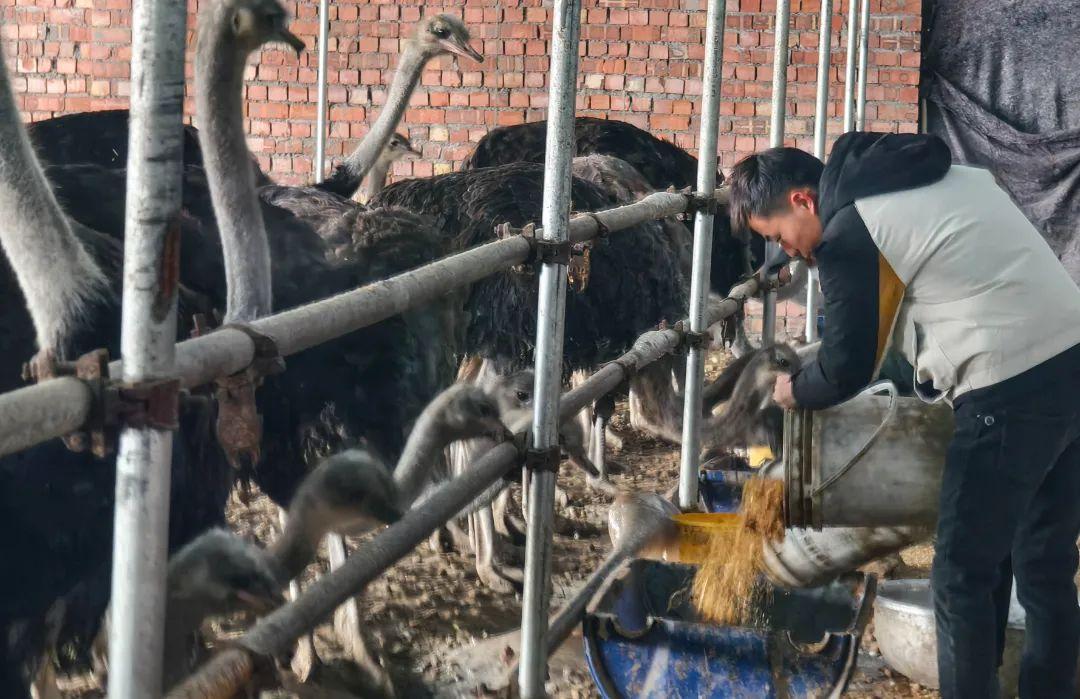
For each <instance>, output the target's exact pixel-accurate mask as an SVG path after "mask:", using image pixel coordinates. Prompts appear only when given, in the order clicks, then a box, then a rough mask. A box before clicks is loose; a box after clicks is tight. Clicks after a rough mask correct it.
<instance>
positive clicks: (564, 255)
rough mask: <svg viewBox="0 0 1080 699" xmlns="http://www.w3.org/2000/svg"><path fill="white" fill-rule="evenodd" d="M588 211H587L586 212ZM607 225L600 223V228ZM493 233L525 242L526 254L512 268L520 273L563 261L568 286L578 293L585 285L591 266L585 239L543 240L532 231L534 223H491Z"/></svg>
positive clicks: (527, 274)
mask: <svg viewBox="0 0 1080 699" xmlns="http://www.w3.org/2000/svg"><path fill="white" fill-rule="evenodd" d="M590 215H591V214H590ZM594 219H595V220H596V222H597V225H598V226H603V224H602V223H601V222H600V220H599V219H596V218H595V217H594ZM606 229H607V227H606V226H604V230H606ZM495 235H496V237H497V238H499V239H500V240H502V239H505V238H509V237H511V236H515V235H516V236H520V237H522V238H524V239H525V240H526V241H527V242H528V243H529V255H528V257H526V258H525V260H523V261H522V262H521V263H520V264H518V265H515V266H514V268H513V270H514V272H516V273H517V274H521V275H523V276H533V275H535V274H536V270H537V268H538V267H539V266H540V265H542V264H545V263H554V264H561V265H566V280H567V283H568V284H569V285H570V288H571V289H573V290H574V291H576V292H577V293H581V292H583V291H585V289H586V288H588V286H589V275H590V272H591V269H592V261H591V257H592V255H591V250H592V247H591V245H590V244H589V243H587V242H586V243H571V242H570V241H568V240H563V241H552V240H544V239H543V238H539V237H537V235H536V224H533V223H529V224H526V225H525V226H523V227H522V228H514V227H513V226H511V225H510V224H509V223H501V224H499V225H497V226H495Z"/></svg>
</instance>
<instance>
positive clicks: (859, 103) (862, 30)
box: [855, 0, 870, 131]
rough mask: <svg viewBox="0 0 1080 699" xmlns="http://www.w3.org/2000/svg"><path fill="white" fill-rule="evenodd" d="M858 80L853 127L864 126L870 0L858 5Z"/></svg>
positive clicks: (862, 127)
mask: <svg viewBox="0 0 1080 699" xmlns="http://www.w3.org/2000/svg"><path fill="white" fill-rule="evenodd" d="M859 12H860V14H859V81H858V86H857V91H856V93H855V95H856V96H855V128H856V129H857V130H859V131H862V130H863V129H864V128H866V63H867V52H868V50H869V48H870V0H860V7H859Z"/></svg>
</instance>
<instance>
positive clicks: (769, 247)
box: [761, 0, 791, 345]
mask: <svg viewBox="0 0 1080 699" xmlns="http://www.w3.org/2000/svg"><path fill="white" fill-rule="evenodd" d="M790 24H791V0H776V25H775V27H774V29H773V37H774V38H773V83H772V114H771V115H770V118H769V146H770V147H772V148H776V147H778V146H782V145H784V123H785V121H786V117H787V67H788V30H789V29H790ZM778 247H779V246H778V245H777V244H776V243H772V242H769V243H766V244H765V257H766V259H768V258H771V257H772V256H773V255H775V254H776V251H777V248H778ZM775 341H776V292H775V291H772V290H770V291H767V292H766V293H765V296H764V298H763V299H762V305H761V342H762V345H770V344H772V343H773V342H775Z"/></svg>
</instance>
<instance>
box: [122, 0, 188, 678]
mask: <svg viewBox="0 0 1080 699" xmlns="http://www.w3.org/2000/svg"><path fill="white" fill-rule="evenodd" d="M186 28H187V4H186V3H182V2H181V3H178V2H173V1H172V0H138V1H137V2H135V5H134V12H133V17H132V33H133V37H132V59H131V127H130V134H129V143H128V174H127V208H126V211H125V220H124V224H125V242H124V291H123V305H122V316H121V335H120V352H121V355H122V357H123V360H124V365H123V366H124V368H123V380H124V381H127V382H139V381H145V380H148V379H154V378H161V377H165V376H168V375H169V374H170V373H171V371H172V367H173V358H174V354H175V351H174V348H175V342H176V276H177V273H178V267H179V259H178V257H177V255H178V254H179V242H180V241H179V239H178V236H179V214H180V194H181V180H180V171H181V163H182V159H183V121H182V118H183V108H184V37H185V35H186ZM172 443H173V434H172V432H169V431H167V430H159V429H154V428H140V429H135V428H130V427H127V428H124V429H123V430H122V431H121V432H120V444H119V453H118V455H117V457H116V512H115V517H114V520H113V526H114V529H113V564H112V622H111V626H110V634H109V697H110V698H111V699H121V698H123V699H128V698H132V699H139V698H141V697H156V696H160V695H161V654H162V649H163V631H164V620H165V615H164V607H165V565H166V561H167V558H168V555H167V546H168V528H169V481H170V478H169V476H170V471H169V469H170V464H171V460H172V459H171V457H172Z"/></svg>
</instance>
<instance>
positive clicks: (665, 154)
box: [462, 116, 764, 295]
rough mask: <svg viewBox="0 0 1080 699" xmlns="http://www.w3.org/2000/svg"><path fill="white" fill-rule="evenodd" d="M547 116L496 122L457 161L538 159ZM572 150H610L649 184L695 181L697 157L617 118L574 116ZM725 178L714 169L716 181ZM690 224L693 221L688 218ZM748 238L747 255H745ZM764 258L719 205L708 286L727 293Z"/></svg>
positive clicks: (757, 243) (756, 241)
mask: <svg viewBox="0 0 1080 699" xmlns="http://www.w3.org/2000/svg"><path fill="white" fill-rule="evenodd" d="M546 139H547V122H546V121H534V122H529V123H527V124H516V125H513V126H501V127H499V128H496V129H492V130H491V131H489V132H488V133H487V134H485V135H484V137H483V138H481V139H480V141H479V142H477V144H476V147H475V148H474V149H473V152H472V153H471V154H470V155H469V156H468V157H467V158H466V159H465V161H464V162H463V163H462V169H466V170H468V169H475V168H481V167H491V166H494V165H505V164H508V163H517V162H526V163H543V162H544V153H545V141H546ZM574 155H576V156H584V155H609V156H614V157H616V158H619V159H620V160H623V161H625V162H627V163H629V164H630V165H631V166H632V167H633V168H634V169H635V170H637V171H638V172H639V173H640V174H641V176H642V177H644V178H645V180H646V181H647V182H648V183H649V185H650V186H651V187H652V189H653V190H665V189H668V188H669V187H674V188H675V189H683V188H685V187H694V185H695V183H696V182H697V169H698V159H697V158H695V157H694V156H693V155H691V154H690V153H687V152H686V151H685V150H683V149H682V148H680V147H679V146H677V145H675V144H674V143H671V142H669V141H665V140H663V139H661V138H657V137H656V136H653V135H652V134H651V133H649V132H648V131H645V130H644V129H640V128H638V127H636V126H634V125H633V124H628V123H626V122H624V121H618V120H616V119H597V118H595V117H583V116H579V117H577V118H576V119H575V121H574ZM723 181H724V177H723V175H722V174H721V173H719V172H717V175H716V183H717V186H719V185H720V183H722V182H723ZM687 225H688V227H690V228H692V227H693V223H691V222H688V224H687ZM747 243H749V245H750V252H751V256H750V259H747V257H746V245H747ZM763 261H764V243H763V241H762V240H761V239H760V238H759V237H758V236H752V239H751V240H749V241H746V240H739V239H738V238H737V237H736V236H734V235H732V230H731V222H730V221H729V220H728V215H727V211H726V209H725V208H723V207H722V208H721V211H719V212H718V213H717V215H716V216H715V218H714V219H713V255H712V268H711V274H710V280H709V282H710V288H711V289H712V291H713V292H715V293H717V294H721V295H725V294H727V292H728V291H729V290H730V288H731V286H732V284H733V283H734V282H735V281H737V280H738V279H739V278H740V277H742V276H743V275H744V274H745V273H746V272H747V271H749V270H750V269H753V268H756V267H757V265H759V264H761V262H763Z"/></svg>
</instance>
